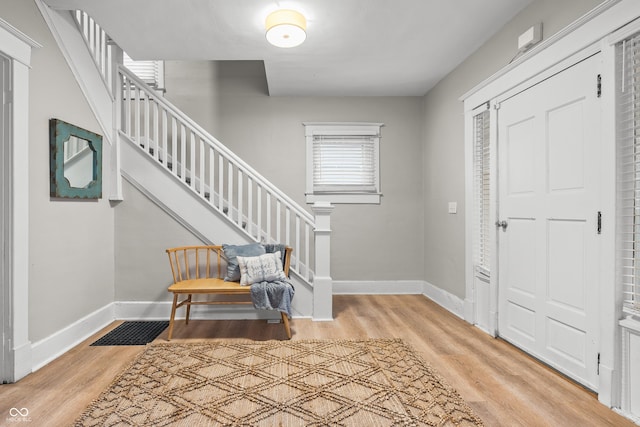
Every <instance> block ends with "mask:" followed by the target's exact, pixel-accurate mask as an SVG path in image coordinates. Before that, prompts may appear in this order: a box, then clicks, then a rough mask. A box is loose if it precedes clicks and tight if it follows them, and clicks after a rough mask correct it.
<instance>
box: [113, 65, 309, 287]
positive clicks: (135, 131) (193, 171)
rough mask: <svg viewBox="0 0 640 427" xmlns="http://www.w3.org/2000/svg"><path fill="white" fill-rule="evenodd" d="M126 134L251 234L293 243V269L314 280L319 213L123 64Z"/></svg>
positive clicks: (257, 238) (122, 129)
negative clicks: (315, 215)
mask: <svg viewBox="0 0 640 427" xmlns="http://www.w3.org/2000/svg"><path fill="white" fill-rule="evenodd" d="M118 72H119V75H120V79H121V85H122V86H121V87H122V92H123V93H122V96H121V97H119V99H120V100H121V101H122V105H121V114H122V117H121V126H120V132H121V135H122V136H124V137H125V139H128V140H129V141H131V142H133V143H135V144H136V145H137V146H138V147H139V148H140V149H141V150H144V151H145V152H146V153H147V154H148V155H149V157H151V158H152V159H153V160H155V161H156V162H157V163H158V164H159V165H161V166H162V167H163V168H165V169H167V170H168V171H169V172H170V173H171V174H173V175H174V177H175V178H176V179H177V180H179V181H181V182H182V183H183V184H184V185H186V186H188V187H189V188H190V189H191V191H193V192H194V193H195V194H196V195H197V196H198V197H200V198H201V199H203V200H204V201H206V203H208V204H210V205H211V207H212V208H214V209H215V210H217V211H218V212H219V213H220V214H223V215H226V216H227V217H228V218H229V219H230V220H231V221H232V222H233V223H234V224H235V225H236V226H237V227H238V228H240V229H242V230H243V231H244V233H246V234H247V235H248V236H249V237H251V239H253V240H255V241H261V242H266V243H275V242H279V243H284V244H286V245H289V246H291V247H293V249H294V252H293V254H294V256H292V265H291V269H292V270H293V271H295V272H296V273H297V274H299V275H300V276H302V277H303V278H304V279H305V280H307V281H309V282H310V281H311V280H312V274H313V272H312V265H311V264H312V263H313V257H312V249H313V238H314V235H313V233H314V230H315V226H314V218H313V216H312V215H311V214H310V213H309V212H307V211H306V210H304V209H303V208H302V207H300V206H299V205H298V204H297V203H296V202H294V201H293V200H292V199H290V198H289V197H288V196H287V195H286V194H284V193H283V192H282V191H280V190H279V189H278V188H277V187H276V186H274V185H273V184H272V183H270V182H269V181H268V180H267V179H266V178H264V177H263V176H261V175H260V174H258V172H256V171H255V170H254V169H253V168H252V167H251V166H249V165H248V164H247V163H245V162H244V161H243V160H242V159H240V158H239V157H238V156H236V155H235V154H234V153H233V152H231V151H230V150H229V149H228V148H227V147H225V146H224V145H222V143H220V142H219V141H218V140H217V139H216V138H214V137H213V136H211V135H210V134H209V133H208V132H207V131H205V130H204V129H203V128H202V127H200V126H199V125H198V124H196V123H195V122H194V121H193V120H191V119H190V118H189V117H188V116H187V115H186V114H184V113H183V112H182V111H180V110H179V109H178V108H177V107H175V106H174V105H173V104H171V103H170V102H169V101H167V100H166V99H165V98H163V97H161V96H158V94H157V93H156V92H155V91H154V90H153V89H152V88H151V87H149V86H148V85H147V84H145V83H144V82H143V81H142V80H140V79H139V78H138V77H136V76H135V75H134V74H133V73H132V72H131V71H129V70H128V69H127V68H125V67H124V66H120V67H118Z"/></svg>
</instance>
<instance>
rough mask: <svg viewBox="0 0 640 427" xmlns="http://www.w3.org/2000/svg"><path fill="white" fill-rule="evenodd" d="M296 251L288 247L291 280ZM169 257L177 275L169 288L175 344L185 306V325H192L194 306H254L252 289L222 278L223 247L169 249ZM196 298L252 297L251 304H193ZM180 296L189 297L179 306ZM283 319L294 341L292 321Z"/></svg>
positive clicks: (286, 261) (286, 262)
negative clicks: (178, 311) (181, 309)
mask: <svg viewBox="0 0 640 427" xmlns="http://www.w3.org/2000/svg"><path fill="white" fill-rule="evenodd" d="M292 251H293V249H292V248H290V247H286V250H285V254H284V262H283V270H284V273H285V275H286V276H287V277H289V266H290V264H291V252H292ZM167 254H168V255H169V263H170V264H171V272H172V273H173V284H172V285H171V286H169V288H168V290H169V292H172V293H173V305H172V306H171V319H170V321H169V335H168V337H167V339H168V340H171V335H172V334H173V325H174V320H175V316H176V309H177V308H179V307H182V306H183V305H185V306H186V307H187V313H186V318H185V324H187V325H188V324H189V314H190V311H191V306H192V305H211V304H227V305H228V304H252V302H251V300H250V294H251V286H241V285H240V283H239V282H226V281H225V280H224V275H223V274H222V271H223V270H222V267H223V257H222V255H223V250H222V246H218V245H209V246H182V247H177V248H170V249H167ZM225 269H226V266H225ZM195 294H208V295H227V296H237V295H245V296H248V297H249V300H246V299H241V300H231V301H230V300H206V301H194V300H192V296H193V295H195ZM179 295H186V299H184V300H182V301H180V302H178V296H179ZM280 315H281V318H282V323H283V324H284V329H285V332H286V334H287V338H291V328H290V327H289V317H288V316H287V314H286V313H282V312H281V313H280Z"/></svg>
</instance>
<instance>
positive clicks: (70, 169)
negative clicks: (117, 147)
mask: <svg viewBox="0 0 640 427" xmlns="http://www.w3.org/2000/svg"><path fill="white" fill-rule="evenodd" d="M93 154H94V150H92V148H91V144H90V143H89V141H87V140H86V139H82V138H78V137H77V136H75V135H70V136H69V139H67V140H66V141H64V177H65V179H66V180H67V181H68V182H69V187H72V188H85V187H86V186H87V185H89V184H90V183H91V181H93Z"/></svg>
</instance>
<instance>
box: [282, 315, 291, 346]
mask: <svg viewBox="0 0 640 427" xmlns="http://www.w3.org/2000/svg"><path fill="white" fill-rule="evenodd" d="M280 317H282V324H283V325H284V330H285V332H286V333H287V338H288V339H291V327H290V326H289V316H287V313H283V312H280Z"/></svg>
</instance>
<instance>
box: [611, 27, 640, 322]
mask: <svg viewBox="0 0 640 427" xmlns="http://www.w3.org/2000/svg"><path fill="white" fill-rule="evenodd" d="M616 62H617V64H616V65H617V67H616V68H617V70H618V72H617V73H616V74H617V76H618V77H617V79H616V80H617V82H616V83H617V85H616V86H617V89H616V91H617V106H616V107H617V112H616V120H617V123H616V127H617V138H616V139H617V141H616V152H617V159H616V174H617V182H616V187H617V189H616V193H617V194H616V197H617V200H616V210H617V213H616V214H617V227H616V228H617V229H616V246H617V253H616V258H617V263H616V264H617V270H618V271H617V280H618V283H619V284H621V285H622V292H623V304H624V310H625V311H626V312H631V313H634V314H640V34H636V35H635V36H633V37H630V38H628V39H626V40H624V41H622V42H620V43H618V44H617V45H616Z"/></svg>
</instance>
